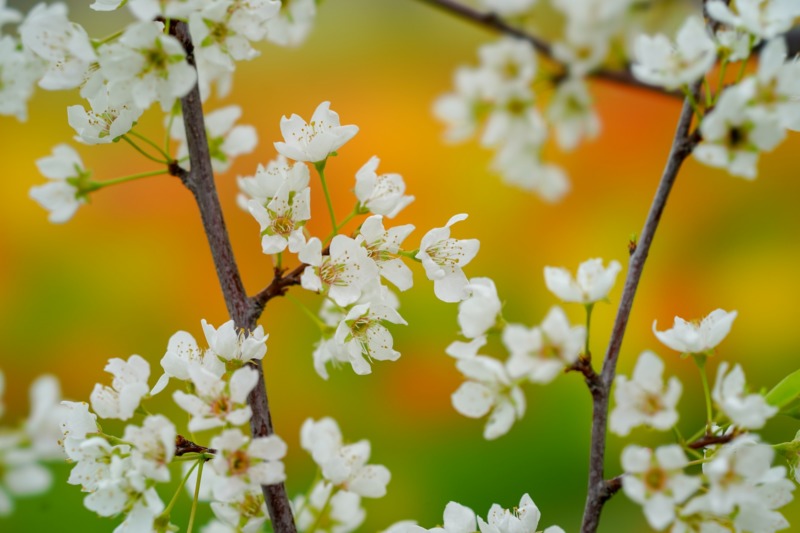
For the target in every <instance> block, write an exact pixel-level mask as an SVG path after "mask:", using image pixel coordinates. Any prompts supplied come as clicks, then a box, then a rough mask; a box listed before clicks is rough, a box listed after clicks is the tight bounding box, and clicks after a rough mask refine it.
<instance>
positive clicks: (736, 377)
mask: <svg viewBox="0 0 800 533" xmlns="http://www.w3.org/2000/svg"><path fill="white" fill-rule="evenodd" d="M729 368H730V366H729V365H728V363H727V362H726V361H723V362H721V363H720V365H719V367H718V368H717V381H716V384H715V385H714V390H713V392H712V393H711V397H712V398H713V399H714V402H716V404H717V407H719V409H720V410H721V411H722V412H723V413H725V416H727V417H728V418H729V419H730V420H731V422H733V423H734V424H735V425H736V426H737V427H740V428H743V429H761V428H762V427H764V424H766V423H767V420H768V419H769V418H771V417H772V416H774V415H775V414H776V413H777V412H778V408H777V407H774V406H772V405H769V404H768V403H767V400H766V399H765V398H764V396H762V395H761V394H756V393H754V394H747V393H746V384H745V378H744V371H743V370H742V367H741V366H740V365H736V366H734V367H733V369H732V370H731V371H730V372H728V369H729Z"/></svg>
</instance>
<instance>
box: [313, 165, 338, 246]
mask: <svg viewBox="0 0 800 533" xmlns="http://www.w3.org/2000/svg"><path fill="white" fill-rule="evenodd" d="M327 162H328V160H327V159H324V160H322V161H318V162H316V163H314V168H316V169H317V174H319V180H320V181H321V182H322V192H323V193H325V202H326V203H327V204H328V213H329V214H330V216H331V228H332V231H333V234H334V235H335V234H336V231H338V228H339V226H338V225H337V224H336V214H335V213H334V212H333V203H332V202H331V195H330V194H329V193H328V184H327V182H326V181H325V163H327ZM332 238H333V237H331V239H332Z"/></svg>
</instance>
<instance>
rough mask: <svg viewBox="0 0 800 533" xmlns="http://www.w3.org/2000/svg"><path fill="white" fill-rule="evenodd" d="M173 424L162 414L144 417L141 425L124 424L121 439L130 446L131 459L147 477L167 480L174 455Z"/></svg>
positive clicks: (162, 480)
mask: <svg viewBox="0 0 800 533" xmlns="http://www.w3.org/2000/svg"><path fill="white" fill-rule="evenodd" d="M176 435H177V433H176V430H175V425H174V424H173V423H172V422H170V421H169V419H168V418H166V417H165V416H162V415H151V416H148V417H147V418H145V419H144V423H143V424H142V426H141V427H137V426H132V425H129V426H126V427H125V434H124V436H123V440H124V441H126V442H129V443H130V444H131V445H132V446H131V461H132V463H133V465H134V467H135V468H136V470H138V471H139V472H141V473H142V474H144V476H145V477H147V478H149V479H154V480H156V481H160V482H166V481H169V463H170V462H171V461H172V458H173V457H174V456H175V437H176Z"/></svg>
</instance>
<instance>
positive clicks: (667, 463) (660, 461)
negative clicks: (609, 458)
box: [622, 444, 702, 531]
mask: <svg viewBox="0 0 800 533" xmlns="http://www.w3.org/2000/svg"><path fill="white" fill-rule="evenodd" d="M688 464H689V461H688V459H686V455H685V454H684V453H683V450H682V449H681V447H680V446H678V445H675V444H672V445H668V446H661V447H659V448H657V449H656V450H655V451H653V450H651V449H649V448H642V447H641V446H635V445H630V446H627V447H626V448H625V449H624V450H623V451H622V468H623V469H625V473H626V475H625V476H624V477H623V478H622V490H624V491H625V494H626V495H627V496H628V498H630V499H631V500H633V501H635V502H636V503H638V504H639V505H641V506H642V507H643V510H644V515H645V518H647V522H648V523H649V524H650V527H652V528H654V529H657V530H659V531H661V530H662V529H664V528H665V527H666V526H668V525H669V524H671V523H672V522H673V520H675V506H676V504H681V503H683V502H684V501H686V500H687V499H688V498H689V497H690V496H691V495H692V494H694V493H695V492H697V490H698V489H699V488H700V485H701V484H702V481H701V480H700V478H699V477H693V476H687V475H686V474H684V473H683V469H684V468H685V467H686V466H687V465H688Z"/></svg>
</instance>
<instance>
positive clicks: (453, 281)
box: [416, 214, 480, 302]
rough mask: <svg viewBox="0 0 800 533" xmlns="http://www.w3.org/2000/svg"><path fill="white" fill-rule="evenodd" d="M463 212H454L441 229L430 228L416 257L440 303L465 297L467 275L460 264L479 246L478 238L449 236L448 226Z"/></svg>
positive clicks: (467, 283) (467, 290)
mask: <svg viewBox="0 0 800 533" xmlns="http://www.w3.org/2000/svg"><path fill="white" fill-rule="evenodd" d="M466 218H467V215H465V214H460V215H454V216H453V217H451V218H450V220H448V221H447V224H445V226H444V227H443V228H434V229H432V230H430V231H429V232H428V233H426V234H425V236H424V237H422V242H421V243H420V246H419V253H417V256H416V257H417V259H419V260H420V261H422V266H423V267H424V268H425V274H426V275H427V276H428V279H429V280H431V281H433V292H434V294H436V297H437V298H439V299H440V300H442V301H443V302H460V301H461V300H464V299H465V298H467V297H468V296H469V289H468V288H467V285H469V282H468V281H467V276H465V275H464V271H463V270H461V268H462V267H464V266H466V265H467V263H469V262H470V261H472V259H473V258H474V257H475V255H476V254H477V253H478V249H479V248H480V242H479V241H478V239H453V238H451V237H450V226H452V225H453V224H455V223H456V222H460V221H462V220H465V219H466Z"/></svg>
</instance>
